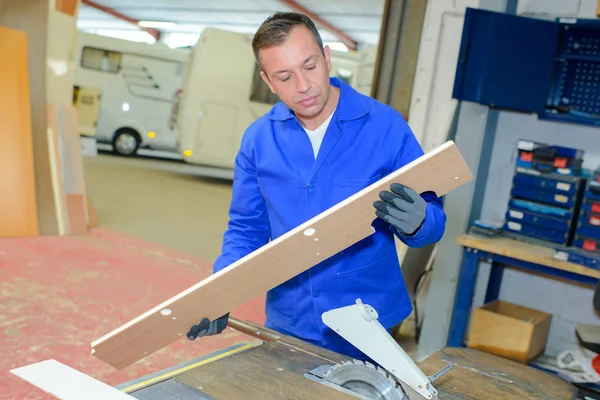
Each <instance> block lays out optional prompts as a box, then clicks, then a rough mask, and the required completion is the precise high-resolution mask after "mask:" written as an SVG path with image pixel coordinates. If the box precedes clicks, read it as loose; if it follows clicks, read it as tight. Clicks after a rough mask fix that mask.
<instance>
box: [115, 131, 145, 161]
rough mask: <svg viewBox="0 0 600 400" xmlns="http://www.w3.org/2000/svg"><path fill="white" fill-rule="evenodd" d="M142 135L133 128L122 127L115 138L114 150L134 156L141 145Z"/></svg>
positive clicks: (119, 153)
mask: <svg viewBox="0 0 600 400" xmlns="http://www.w3.org/2000/svg"><path fill="white" fill-rule="evenodd" d="M140 142H141V140H140V135H139V134H138V133H137V132H136V131H134V130H133V129H129V128H127V129H120V130H118V131H117V133H115V137H114V138H113V142H112V145H113V151H114V152H115V153H117V154H118V155H120V156H133V155H135V153H136V152H137V150H138V148H139V147H140Z"/></svg>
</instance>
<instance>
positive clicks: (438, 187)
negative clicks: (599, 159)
mask: <svg viewBox="0 0 600 400" xmlns="http://www.w3.org/2000/svg"><path fill="white" fill-rule="evenodd" d="M471 179H472V175H471V172H470V171H469V169H468V167H467V165H466V163H465V162H464V160H463V158H462V156H461V155H460V153H459V151H458V149H457V148H456V146H455V144H454V143H453V142H451V141H449V142H446V143H445V144H443V145H441V146H440V147H438V148H437V149H435V150H433V151H431V152H429V153H427V154H425V155H424V156H422V157H420V158H419V159H417V160H415V161H413V162H412V163H410V164H408V165H406V166H404V167H402V168H401V169H399V170H397V171H395V172H394V173H392V174H390V175H388V176H387V177H385V178H383V179H381V180H379V181H377V182H375V183H373V184H372V185H370V186H369V187H367V188H365V189H363V190H361V191H359V192H358V193H356V194H354V195H353V196H350V197H348V198H347V199H345V200H344V201H342V202H340V203H339V204H337V205H335V206H333V207H331V208H330V209H328V210H326V211H324V212H323V213H321V214H319V215H317V216H316V217H314V218H312V219H310V220H309V221H307V222H305V223H304V224H302V225H300V226H298V227H297V228H295V229H293V230H291V231H289V232H287V233H286V234H285V235H282V236H280V237H279V238H277V239H275V240H273V241H271V242H269V243H268V244H266V245H265V246H263V247H261V248H260V249H258V250H256V251H254V252H253V253H251V254H249V255H247V256H246V257H244V258H242V259H240V260H238V261H237V262H235V263H233V264H231V265H230V266H228V267H227V268H225V269H222V270H221V271H219V272H217V273H215V274H213V275H211V276H209V277H207V278H206V279H204V280H203V281H201V282H199V283H197V284H196V285H193V286H192V287H190V288H188V289H187V290H185V291H183V292H181V293H179V294H177V295H175V296H174V297H172V298H170V299H168V300H167V301H165V302H163V303H162V304H159V305H158V306H156V307H154V308H152V309H151V310H149V311H147V312H146V313H144V314H142V315H140V316H138V317H137V318H135V319H133V320H131V321H129V322H127V323H126V324H124V325H123V326H121V327H120V328H118V329H116V330H114V331H112V332H110V333H108V334H107V335H105V336H104V337H102V338H100V339H98V340H96V341H94V342H93V343H92V354H93V355H95V356H96V357H98V358H99V359H101V360H103V361H104V362H106V363H108V364H110V365H112V366H113V367H115V368H119V369H120V368H124V367H126V366H128V365H130V364H132V363H134V362H136V361H138V360H140V359H142V358H144V357H146V356H147V355H149V354H151V353H153V352H155V351H157V350H159V349H161V348H163V347H165V346H167V345H169V344H170V343H172V342H174V341H176V340H178V339H180V338H181V337H183V336H184V335H185V334H186V333H187V332H188V330H189V328H190V327H191V326H192V325H194V324H197V323H198V321H199V320H200V319H201V318H203V317H207V318H210V319H214V318H218V317H220V316H221V315H223V314H225V313H227V312H230V311H231V310H232V309H234V308H236V307H238V306H240V305H242V304H244V303H246V302H247V301H250V300H252V299H253V298H255V297H257V296H259V295H263V294H264V293H265V292H266V291H268V290H270V289H271V288H273V287H275V286H277V285H279V284H281V283H283V282H285V281H287V280H288V279H291V278H292V277H294V276H296V275H298V274H299V273H301V272H303V271H305V270H307V269H309V268H311V267H313V266H314V265H316V264H318V263H319V262H321V261H323V260H325V259H327V258H329V257H331V256H333V255H334V254H336V253H338V252H339V251H341V250H344V249H345V248H347V247H349V246H351V245H352V244H354V243H356V242H358V241H360V240H362V239H364V238H366V237H367V236H369V235H371V234H372V233H373V228H372V226H371V224H372V223H373V221H374V220H375V219H376V215H375V210H374V208H373V202H374V201H375V200H377V199H378V198H379V192H380V191H381V190H383V189H388V188H389V185H390V184H391V183H392V182H400V183H403V184H405V185H408V186H410V187H412V188H414V189H415V190H416V191H417V192H419V193H421V192H424V191H427V190H432V191H435V192H436V193H437V194H438V195H439V196H442V195H444V194H446V193H448V192H449V191H450V190H453V189H455V188H456V187H458V186H460V185H462V184H464V183H466V182H468V181H469V180H471Z"/></svg>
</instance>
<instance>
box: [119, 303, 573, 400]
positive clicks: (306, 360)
mask: <svg viewBox="0 0 600 400" xmlns="http://www.w3.org/2000/svg"><path fill="white" fill-rule="evenodd" d="M323 320H324V322H325V323H326V324H327V325H328V326H330V327H331V328H332V329H334V330H335V331H336V332H338V333H339V334H340V335H342V336H343V337H344V338H346V339H347V340H349V341H350V342H351V343H352V344H353V345H355V346H356V347H358V348H359V349H360V350H362V351H363V352H364V353H365V354H367V355H369V357H370V358H372V359H373V363H368V362H363V361H357V360H352V359H349V358H348V357H347V356H345V355H342V354H338V353H335V352H332V351H329V350H327V349H323V348H321V347H318V346H314V345H312V344H309V343H307V342H304V341H302V340H299V339H297V338H294V337H290V336H286V335H282V334H280V333H278V332H276V331H273V330H271V329H268V328H265V327H262V326H259V325H256V324H253V323H251V322H242V321H239V320H236V319H234V318H230V323H229V326H230V327H231V328H233V329H236V330H238V331H242V332H244V333H246V334H248V335H251V336H253V337H255V338H259V339H260V340H261V341H260V342H259V344H257V345H254V344H252V345H237V346H233V347H231V348H228V349H224V350H222V351H219V352H217V353H215V354H211V355H209V356H206V357H203V358H201V359H198V360H194V361H191V362H189V363H186V364H183V365H181V366H178V367H175V368H172V369H169V370H165V371H160V372H158V373H156V374H153V375H150V376H147V377H143V378H140V379H137V380H135V381H131V382H128V383H125V384H123V385H120V386H119V387H118V389H120V390H121V391H123V392H125V393H128V394H129V395H130V396H132V397H133V398H136V399H139V400H159V399H160V400H164V399H180V400H215V399H218V400H225V399H278V400H279V399H298V400H301V399H307V400H308V399H310V400H313V399H332V400H352V399H363V400H364V399H380V400H423V399H426V400H436V399H440V400H466V399H473V400H474V399H491V400H494V399H498V400H499V399H546V400H551V399H565V400H566V399H575V398H576V395H577V390H576V388H575V387H574V386H572V385H571V384H569V383H567V382H566V381H564V380H562V379H560V378H559V377H557V376H554V375H550V374H548V373H545V372H542V371H539V370H537V369H535V368H533V367H529V366H527V365H523V364H519V363H516V362H514V361H510V360H507V359H503V358H500V357H497V356H494V355H491V354H487V353H483V352H480V351H477V350H473V349H468V348H445V349H442V350H440V351H438V352H436V353H435V354H433V355H432V356H430V357H429V358H427V359H426V360H424V361H422V362H420V363H414V362H413V361H412V360H411V359H410V358H409V357H408V355H406V353H404V351H403V350H402V349H401V347H400V346H399V345H398V344H397V343H396V342H395V341H394V340H393V338H392V337H391V336H390V335H389V333H388V332H387V331H385V330H384V329H383V327H382V326H381V325H380V324H379V323H378V321H377V312H376V311H375V310H373V309H372V308H370V307H369V306H368V305H363V304H362V303H361V302H360V300H357V304H356V305H353V306H349V307H344V308H342V309H337V310H332V311H331V312H330V313H325V314H324V315H323Z"/></svg>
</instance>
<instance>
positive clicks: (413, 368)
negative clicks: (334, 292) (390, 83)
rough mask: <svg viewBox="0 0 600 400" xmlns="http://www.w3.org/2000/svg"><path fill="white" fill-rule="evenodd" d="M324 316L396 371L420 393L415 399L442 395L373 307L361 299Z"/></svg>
mask: <svg viewBox="0 0 600 400" xmlns="http://www.w3.org/2000/svg"><path fill="white" fill-rule="evenodd" d="M321 318H322V320H323V323H325V325H327V326H328V327H330V328H331V329H333V330H334V331H335V332H336V333H337V334H338V335H340V336H342V337H343V338H344V339H346V340H347V341H348V342H350V343H351V344H352V345H353V346H354V347H356V348H357V349H359V350H360V351H362V352H363V353H364V354H366V355H367V356H369V357H370V358H371V359H372V360H373V361H375V362H376V363H377V364H379V365H380V366H381V367H382V368H384V369H385V370H386V371H388V372H389V373H390V374H392V375H393V376H394V377H395V378H396V379H397V380H398V381H399V382H400V383H401V384H402V386H403V388H404V389H405V390H406V391H407V393H409V392H413V391H414V392H415V393H414V394H418V396H419V397H414V396H411V397H409V398H410V399H411V400H412V399H413V398H415V399H417V398H422V399H426V400H436V399H437V398H438V396H437V390H436V389H435V387H433V385H432V382H431V380H430V379H429V378H428V377H427V376H426V375H425V374H424V373H423V371H421V369H420V368H419V367H418V366H417V364H415V362H414V361H413V360H412V359H411V358H410V357H409V356H408V354H406V352H405V351H404V350H403V349H402V347H400V345H399V344H398V343H397V342H396V341H395V340H394V338H393V337H392V336H391V335H390V334H389V333H388V331H387V330H386V329H385V328H384V327H383V326H382V325H381V324H380V323H379V321H378V320H377V318H378V314H377V311H376V310H375V309H374V308H373V307H371V306H370V305H368V304H363V303H362V301H361V299H357V300H356V304H354V305H351V306H346V307H341V308H337V309H333V310H330V311H327V312H325V313H323V314H322V316H321Z"/></svg>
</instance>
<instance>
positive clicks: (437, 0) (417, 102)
mask: <svg viewBox="0 0 600 400" xmlns="http://www.w3.org/2000/svg"><path fill="white" fill-rule="evenodd" d="M478 5H479V0H454V1H448V0H430V1H428V2H427V11H426V14H425V21H424V23H423V32H422V34H421V44H420V48H419V57H418V59H417V70H416V72H415V82H414V86H413V94H412V98H411V104H410V109H409V115H408V116H407V118H408V123H409V125H410V127H411V129H412V130H413V132H414V133H415V136H416V137H417V140H419V142H420V144H421V146H422V147H423V150H425V151H429V150H433V149H434V148H435V147H437V146H439V145H440V144H441V143H443V142H445V141H446V138H447V133H448V129H449V126H450V123H451V121H452V118H453V115H454V110H455V108H456V105H457V101H456V100H454V99H453V98H452V88H453V86H454V75H455V72H456V61H457V59H458V50H459V48H460V38H461V32H462V26H463V21H464V15H465V10H466V8H467V7H478Z"/></svg>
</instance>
